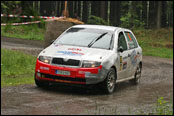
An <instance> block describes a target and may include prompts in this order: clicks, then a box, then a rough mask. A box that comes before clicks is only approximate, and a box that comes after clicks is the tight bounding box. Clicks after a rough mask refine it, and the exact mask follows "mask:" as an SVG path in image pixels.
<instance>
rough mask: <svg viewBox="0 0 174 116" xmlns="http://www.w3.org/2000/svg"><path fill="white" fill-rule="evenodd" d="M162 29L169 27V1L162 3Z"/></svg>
mask: <svg viewBox="0 0 174 116" xmlns="http://www.w3.org/2000/svg"><path fill="white" fill-rule="evenodd" d="M162 9H163V10H162V14H161V19H162V20H161V27H166V26H167V1H162Z"/></svg>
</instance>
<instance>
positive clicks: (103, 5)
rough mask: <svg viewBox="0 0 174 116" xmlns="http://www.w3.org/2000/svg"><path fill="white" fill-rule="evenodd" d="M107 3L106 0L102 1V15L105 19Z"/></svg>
mask: <svg viewBox="0 0 174 116" xmlns="http://www.w3.org/2000/svg"><path fill="white" fill-rule="evenodd" d="M105 3H106V1H101V4H100V17H101V18H103V19H105V14H106V10H105Z"/></svg>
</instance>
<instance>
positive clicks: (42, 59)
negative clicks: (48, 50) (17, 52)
mask: <svg viewBox="0 0 174 116" xmlns="http://www.w3.org/2000/svg"><path fill="white" fill-rule="evenodd" d="M39 61H41V62H44V63H47V64H50V63H51V57H49V56H39Z"/></svg>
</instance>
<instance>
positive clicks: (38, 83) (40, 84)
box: [35, 78, 49, 88]
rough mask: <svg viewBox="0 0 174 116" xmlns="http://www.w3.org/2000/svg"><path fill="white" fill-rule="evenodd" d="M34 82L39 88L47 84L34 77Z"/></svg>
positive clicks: (47, 84)
mask: <svg viewBox="0 0 174 116" xmlns="http://www.w3.org/2000/svg"><path fill="white" fill-rule="evenodd" d="M35 84H36V85H37V87H39V88H43V87H47V86H49V83H48V82H44V81H39V80H37V79H36V78H35Z"/></svg>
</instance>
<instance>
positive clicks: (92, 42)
mask: <svg viewBox="0 0 174 116" xmlns="http://www.w3.org/2000/svg"><path fill="white" fill-rule="evenodd" d="M107 33H108V32H106V33H103V34H101V35H100V36H99V37H97V38H96V39H94V40H92V41H91V42H90V43H89V44H88V47H89V48H90V47H91V46H92V45H93V44H94V43H95V42H96V41H98V40H99V39H101V38H102V37H103V36H104V35H106V34H107Z"/></svg>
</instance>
